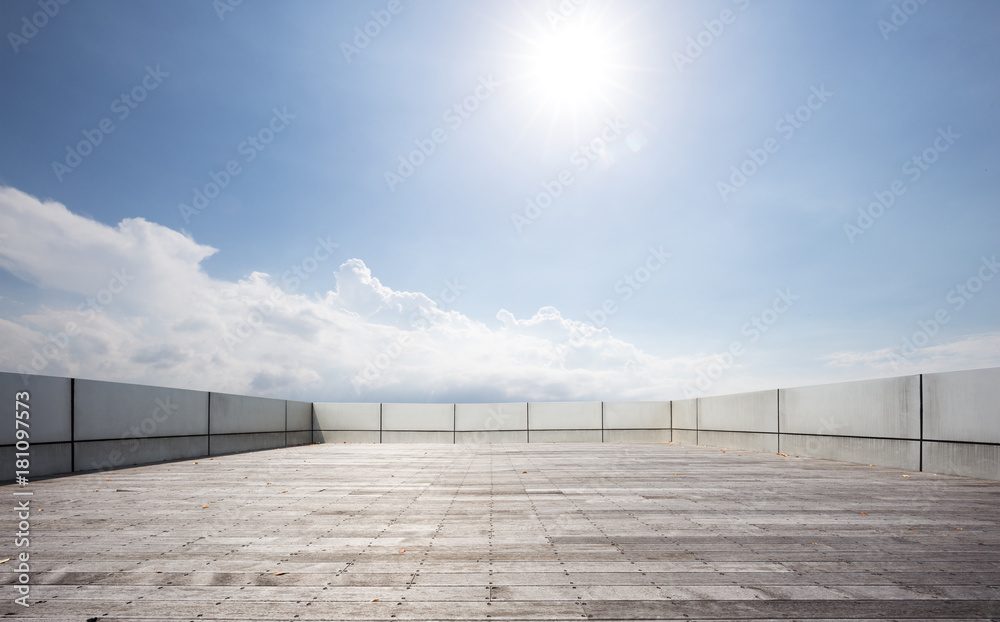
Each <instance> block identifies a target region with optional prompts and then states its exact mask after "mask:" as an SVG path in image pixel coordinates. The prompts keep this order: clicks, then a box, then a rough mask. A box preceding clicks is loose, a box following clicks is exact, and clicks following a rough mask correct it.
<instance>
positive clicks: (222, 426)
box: [208, 393, 287, 455]
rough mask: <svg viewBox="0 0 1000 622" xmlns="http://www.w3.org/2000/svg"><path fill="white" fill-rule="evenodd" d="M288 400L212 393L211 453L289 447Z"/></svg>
mask: <svg viewBox="0 0 1000 622" xmlns="http://www.w3.org/2000/svg"><path fill="white" fill-rule="evenodd" d="M286 415H287V413H286V405H285V400H275V399H270V398H266V397H250V396H248V395H230V394H228V393H212V394H211V396H210V398H209V434H210V436H209V440H208V443H209V445H208V446H209V453H210V454H212V455H215V454H231V453H237V452H242V451H257V450H261V449H275V448H277V447H284V446H285V430H286V429H287V428H286V421H285V419H286Z"/></svg>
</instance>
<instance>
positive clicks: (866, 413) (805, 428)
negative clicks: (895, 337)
mask: <svg viewBox="0 0 1000 622" xmlns="http://www.w3.org/2000/svg"><path fill="white" fill-rule="evenodd" d="M920 400H921V397H920V376H902V377H898V378H880V379H877V380H862V381H858V382H841V383H837V384H826V385H818V386H809V387H796V388H793V389H781V390H780V391H779V405H778V427H779V429H780V430H781V439H780V447H781V452H782V453H790V454H791V455H800V456H810V457H813V458H827V459H830V460H845V461H848V462H862V463H869V464H878V465H880V466H890V467H896V468H902V469H912V470H920Z"/></svg>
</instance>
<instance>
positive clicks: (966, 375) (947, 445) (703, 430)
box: [605, 368, 1000, 480]
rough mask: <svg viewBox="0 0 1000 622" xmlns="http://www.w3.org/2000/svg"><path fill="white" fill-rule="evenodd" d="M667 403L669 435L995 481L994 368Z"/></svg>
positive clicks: (997, 390)
mask: <svg viewBox="0 0 1000 622" xmlns="http://www.w3.org/2000/svg"><path fill="white" fill-rule="evenodd" d="M671 407H672V436H671V440H673V441H674V442H681V443H698V444H701V445H710V446H717V447H732V448H734V449H747V450H752V451H772V452H780V453H783V454H788V455H792V456H807V457H811V458H825V459H829V460H843V461H846V462H857V463H861V464H877V465H880V466H888V467H894V468H901V469H910V470H914V471H927V472H932V473H942V474H948V475H963V476H968V477H980V478H985V479H993V480H1000V368H991V369H978V370H970V371H957V372H947V373H937V374H922V375H914V376H901V377H897V378H879V379H876V380H862V381H856V382H841V383H836V384H828V385H817V386H807V387H795V388H790V389H780V390H777V391H757V392H753V393H741V394H736V395H723V396H713V397H704V398H695V399H688V400H675V401H674V402H672V404H671ZM607 440H608V434H607V432H605V441H607Z"/></svg>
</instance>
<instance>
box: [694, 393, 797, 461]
mask: <svg viewBox="0 0 1000 622" xmlns="http://www.w3.org/2000/svg"><path fill="white" fill-rule="evenodd" d="M697 411H698V443H699V444H702V445H713V446H719V447H732V448H733V449H746V450H750V451H771V452H777V451H778V391H777V390H769V391H754V392H752V393H737V394H734V395H719V396H714V397H702V398H698V407H697Z"/></svg>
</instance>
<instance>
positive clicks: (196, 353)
mask: <svg viewBox="0 0 1000 622" xmlns="http://www.w3.org/2000/svg"><path fill="white" fill-rule="evenodd" d="M336 246H337V245H336V244H335V243H333V242H332V240H329V239H317V240H316V244H315V246H314V247H313V248H304V249H303V254H302V259H301V261H300V262H298V263H297V264H296V265H294V266H292V267H291V268H290V269H289V270H288V271H286V272H284V273H283V274H281V275H275V276H272V275H268V274H265V273H262V272H253V273H251V274H250V275H249V276H247V277H245V278H243V279H240V280H238V281H235V282H233V281H226V280H222V279H217V278H213V277H211V276H210V275H209V274H208V273H206V272H205V270H204V269H203V267H202V265H201V264H202V262H203V261H204V260H205V259H206V258H208V257H210V256H212V255H213V254H215V253H216V252H217V249H214V248H212V247H210V246H206V245H204V244H199V243H198V242H196V241H195V240H194V239H192V238H191V236H189V235H186V234H184V233H181V232H178V231H175V230H173V229H170V228H168V227H164V226H162V225H158V224H156V223H152V222H149V221H147V220H144V219H142V218H127V219H125V220H123V221H122V222H120V223H119V224H118V225H117V226H116V227H110V226H107V225H105V224H102V223H99V222H96V221H94V220H91V219H89V218H86V217H84V216H80V215H78V214H74V213H73V212H71V211H70V210H69V209H67V208H66V207H65V206H64V205H62V204H59V203H56V202H52V201H40V200H38V199H37V198H35V197H32V196H29V195H27V194H25V193H23V192H20V191H19V190H16V189H14V188H9V187H0V268H2V269H4V270H6V271H8V272H10V273H11V274H13V275H15V276H17V277H18V278H20V279H22V280H24V281H26V282H28V283H29V284H32V285H34V286H35V288H36V289H35V291H34V295H33V296H32V298H33V300H31V301H25V300H18V301H9V300H6V301H2V302H5V303H8V304H5V305H4V308H5V309H6V312H5V315H6V317H0V339H2V340H3V343H4V347H3V348H2V349H0V370H3V371H13V372H20V373H38V374H43V375H53V376H72V377H78V378H92V379H98V380H111V381H118V382H133V383H142V384H150V385H162V386H175V387H184V388H193V389H201V390H213V391H224V392H231V393H241V394H252V395H264V396H272V397H282V398H292V399H304V400H315V401H324V400H330V401H387V402H394V401H398V402H402V401H415V402H435V401H437V402H452V401H454V402H485V401H525V400H598V399H599V400H663V399H677V398H681V397H690V396H693V395H701V394H718V393H728V392H737V391H743V390H753V389H761V388H768V387H771V388H773V387H774V386H777V385H774V384H773V379H767V378H761V377H759V375H758V374H759V372H760V370H751V369H748V368H745V367H744V365H743V364H741V363H736V364H735V365H732V366H730V367H728V368H726V369H725V371H724V372H722V377H721V378H718V379H716V377H715V376H714V375H713V373H714V370H719V371H722V370H723V368H724V367H725V366H724V365H720V361H719V359H718V355H717V354H715V353H699V354H694V355H690V354H684V355H677V356H672V357H663V356H657V355H654V354H650V353H647V352H644V351H643V350H642V349H641V348H640V347H638V346H637V345H636V344H633V343H628V342H626V341H623V340H621V339H618V338H616V337H614V336H613V335H612V334H611V333H610V332H609V330H608V329H607V328H597V327H595V326H594V325H592V324H591V323H589V322H585V321H579V320H574V319H571V318H566V317H563V316H562V314H561V313H560V312H559V310H558V309H556V308H554V307H543V308H541V309H539V310H538V311H537V312H536V313H535V314H534V315H533V316H531V317H527V318H517V317H515V316H514V314H512V313H510V312H509V311H506V310H504V309H501V310H500V311H499V312H498V313H497V315H496V320H495V321H494V322H491V323H490V324H486V323H483V322H480V321H476V320H474V319H472V318H469V317H467V316H465V315H463V314H462V313H460V312H459V311H456V310H453V309H450V308H449V307H451V306H452V305H451V304H450V303H454V302H456V301H457V300H458V298H460V296H461V292H462V288H461V285H460V284H458V283H454V282H452V283H448V284H447V287H446V288H445V289H444V290H443V291H442V292H441V293H440V294H439V299H438V300H435V299H432V298H431V297H430V296H428V295H426V294H423V293H420V292H406V291H398V290H394V289H392V288H391V287H388V286H386V285H384V284H383V283H382V282H380V281H379V279H378V278H377V277H375V276H374V275H373V274H372V273H371V270H370V269H369V268H368V267H367V266H366V265H365V263H364V261H362V260H361V259H358V258H352V259H347V260H346V261H342V263H340V265H339V267H337V268H336V270H332V266H334V265H335V264H336V262H335V261H334V260H333V257H334V256H335V254H336ZM327 270H330V271H332V273H333V276H334V278H335V282H336V287H335V289H333V290H331V291H327V292H325V293H324V294H322V295H316V294H305V293H300V292H299V291H298V290H299V289H300V288H301V286H302V284H303V282H305V281H306V280H307V279H309V278H310V275H311V274H313V273H314V272H319V273H322V272H324V271H327ZM11 303H13V304H11ZM12 309H16V311H12ZM998 352H1000V333H988V334H983V335H971V336H965V337H962V338H960V339H958V340H955V341H951V342H947V343H934V344H931V345H929V346H928V347H924V348H919V349H916V350H915V351H913V352H912V353H908V354H907V355H906V357H905V359H902V360H900V359H899V357H894V356H893V350H892V349H891V348H887V349H882V350H871V351H857V352H837V353H834V354H831V355H828V356H826V357H825V358H824V359H821V360H818V361H817V362H816V368H815V370H814V371H813V372H805V373H804V374H801V375H799V376H797V377H796V378H795V379H794V384H812V383H818V382H836V381H838V380H842V379H845V376H850V377H854V378H865V377H880V376H896V375H903V374H910V373H920V372H930V371H949V370H954V369H961V368H970V367H989V366H994V365H997V364H1000V354H998ZM809 374H811V375H809ZM710 376H711V379H709V377H710ZM789 380H791V379H789ZM794 384H782V385H781V386H794ZM706 385H707V386H706ZM692 388H695V390H694V391H692Z"/></svg>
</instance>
